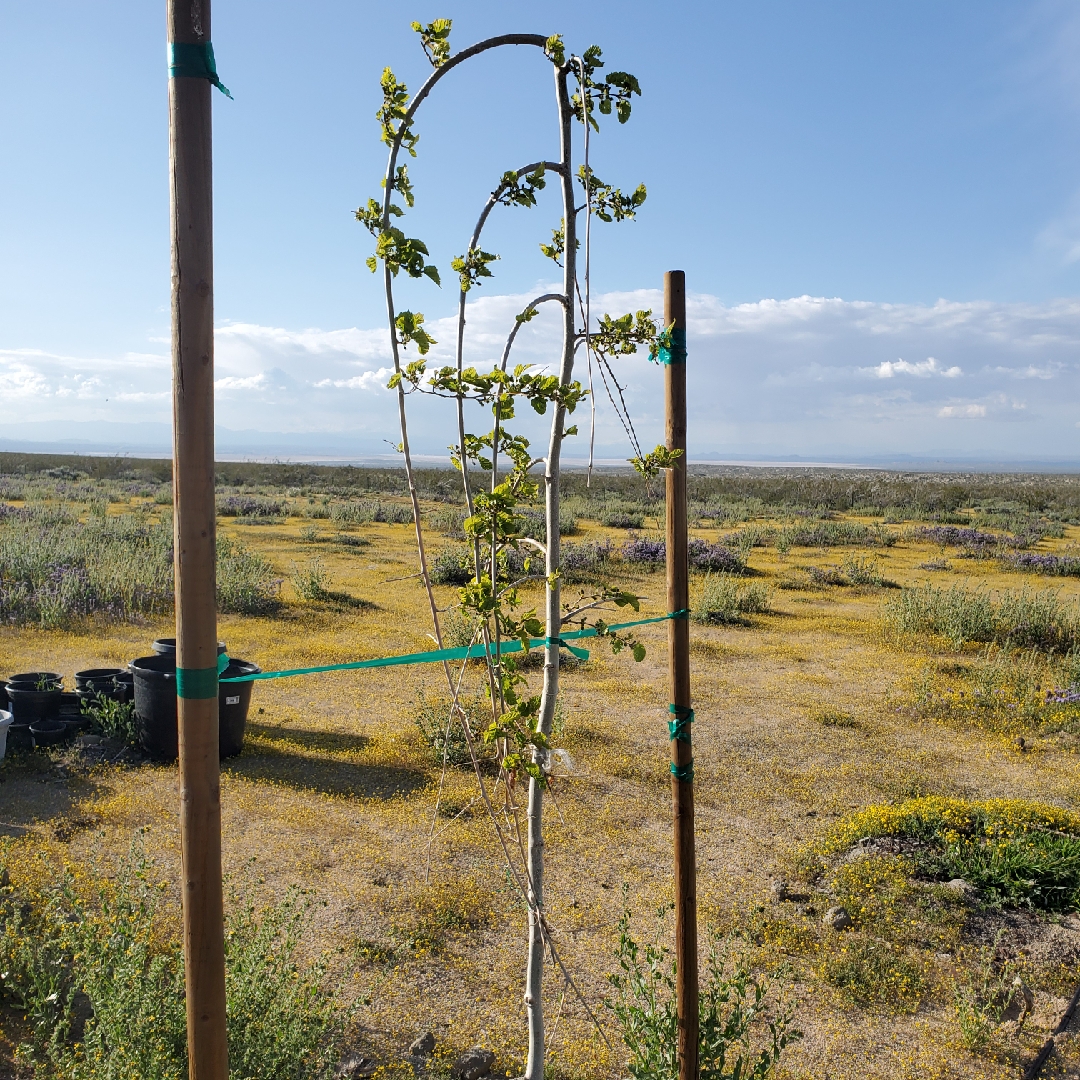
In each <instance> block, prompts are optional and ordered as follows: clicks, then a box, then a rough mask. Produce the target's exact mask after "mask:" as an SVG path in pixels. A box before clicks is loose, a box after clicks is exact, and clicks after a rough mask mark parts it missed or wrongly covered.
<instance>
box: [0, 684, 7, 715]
mask: <svg viewBox="0 0 1080 1080" xmlns="http://www.w3.org/2000/svg"><path fill="white" fill-rule="evenodd" d="M7 707H8V697H7V679H0V709H5V710H6V709H7Z"/></svg>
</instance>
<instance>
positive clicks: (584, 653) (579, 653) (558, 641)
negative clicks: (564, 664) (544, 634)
mask: <svg viewBox="0 0 1080 1080" xmlns="http://www.w3.org/2000/svg"><path fill="white" fill-rule="evenodd" d="M544 644H545V645H554V646H555V647H556V648H559V649H565V650H566V651H567V652H568V653H571V654H572V655H573V656H576V657H577V658H578V659H579V660H588V659H589V650H588V649H577V648H575V647H574V646H573V645H571V644H570V643H569V642H568V641H563V639H562V638H557V637H549V638H544Z"/></svg>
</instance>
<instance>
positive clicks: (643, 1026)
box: [605, 908, 800, 1080]
mask: <svg viewBox="0 0 1080 1080" xmlns="http://www.w3.org/2000/svg"><path fill="white" fill-rule="evenodd" d="M664 911H665V909H663V908H662V909H661V910H660V912H659V913H658V915H659V917H658V919H657V924H658V925H657V931H656V935H655V937H654V938H653V940H652V941H649V942H646V943H645V944H644V945H639V944H638V942H637V941H635V940H634V938H633V937H632V936H631V934H630V912H629V911H626V912H624V914H623V917H622V919H620V921H619V945H618V948H617V950H616V953H615V956H616V958H617V960H618V963H619V970H618V971H617V972H615V973H613V974H611V975H609V976H608V981H609V982H610V983H611V986H612V988H613V990H614V994H613V995H612V996H611V997H610V998H608V999H607V1000H606V1001H605V1005H606V1006H607V1007H608V1009H610V1010H611V1012H612V1014H613V1015H614V1017H615V1020H616V1022H617V1023H618V1025H619V1029H620V1033H621V1035H622V1039H623V1042H624V1043H625V1045H626V1048H627V1049H628V1050H629V1051H630V1061H629V1066H628V1067H629V1072H630V1075H631V1076H632V1077H634V1080H677V1078H678V1076H679V1061H678V1034H679V1024H678V1015H677V1012H676V1002H675V964H674V960H673V958H672V957H671V952H670V949H669V948H668V947H667V946H666V945H661V944H660V939H661V936H662V935H663V934H664V933H665V932H666V931H668V930H669V928H668V927H667V926H666V920H665V919H664V918H663V915H664ZM737 946H738V942H737V941H736V940H735V939H732V938H730V937H729V938H724V937H721V936H719V935H716V934H714V935H713V936H712V938H711V940H710V948H709V957H708V961H707V963H706V967H705V971H704V972H702V979H701V990H700V999H699V1009H700V1013H699V1020H698V1024H699V1042H698V1054H699V1062H700V1064H699V1074H698V1075H699V1076H700V1077H701V1080H736V1078H737V1080H765V1078H766V1077H768V1076H771V1075H773V1073H774V1071H775V1070H776V1067H777V1065H778V1064H779V1062H780V1057H781V1054H782V1053H783V1051H784V1049H785V1047H787V1046H788V1045H789V1044H790V1043H792V1042H794V1041H795V1040H796V1039H798V1038H799V1037H800V1033H799V1032H798V1031H796V1030H795V1029H794V1027H793V1026H792V1021H793V1018H794V1013H793V1010H792V1008H791V1007H790V1006H785V1005H784V1004H783V1002H782V1001H778V1000H777V999H778V998H779V996H780V990H781V988H782V986H783V983H784V980H785V978H786V970H785V969H783V968H781V969H779V970H777V971H774V972H772V973H770V974H766V975H758V974H755V972H754V971H753V969H752V967H751V965H750V963H749V960H748V958H747V957H746V955H745V954H743V953H740V952H739V951H738V947H737Z"/></svg>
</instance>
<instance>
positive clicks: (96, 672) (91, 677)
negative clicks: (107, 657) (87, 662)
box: [75, 667, 124, 691]
mask: <svg viewBox="0 0 1080 1080" xmlns="http://www.w3.org/2000/svg"><path fill="white" fill-rule="evenodd" d="M123 674H124V669H123V668H118V667H102V668H87V669H86V670H85V671H76V672H75V690H76V691H79V690H115V689H116V677H117V675H123Z"/></svg>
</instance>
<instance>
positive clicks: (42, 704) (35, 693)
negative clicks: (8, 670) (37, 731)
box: [7, 682, 63, 726]
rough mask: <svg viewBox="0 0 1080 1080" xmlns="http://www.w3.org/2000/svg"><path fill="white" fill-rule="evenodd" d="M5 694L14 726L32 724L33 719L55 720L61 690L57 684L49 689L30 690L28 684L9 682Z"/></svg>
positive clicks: (58, 708)
mask: <svg viewBox="0 0 1080 1080" xmlns="http://www.w3.org/2000/svg"><path fill="white" fill-rule="evenodd" d="M7 694H8V708H9V709H10V710H11V715H12V718H13V719H14V723H15V726H19V725H22V724H32V723H33V722H34V721H35V720H55V719H56V718H57V717H58V716H59V715H60V700H61V697H62V696H63V691H62V690H61V689H60V687H59V685H56V686H54V688H53V689H51V690H32V689H30V688H29V685H28V684H25V683H24V684H22V685H21V686H20V685H18V684H12V683H10V682H9V683H8V687H7Z"/></svg>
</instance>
